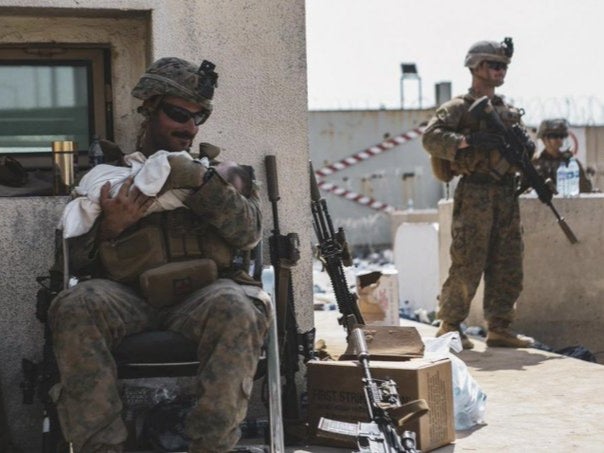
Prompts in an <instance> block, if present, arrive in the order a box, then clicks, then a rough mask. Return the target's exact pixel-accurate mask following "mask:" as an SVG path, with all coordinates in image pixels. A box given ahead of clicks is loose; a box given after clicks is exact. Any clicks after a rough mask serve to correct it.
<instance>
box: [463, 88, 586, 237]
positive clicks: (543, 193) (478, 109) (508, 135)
mask: <svg viewBox="0 0 604 453" xmlns="http://www.w3.org/2000/svg"><path fill="white" fill-rule="evenodd" d="M469 112H470V113H471V114H472V115H473V116H474V117H475V118H478V119H484V120H486V122H487V125H488V127H490V128H493V129H495V131H496V132H497V133H498V134H500V135H502V136H503V138H504V140H503V141H502V142H501V146H499V152H500V153H501V155H502V156H503V158H504V159H505V160H507V161H508V163H509V164H511V165H516V166H518V167H520V168H521V169H522V174H523V176H524V178H525V179H526V181H527V183H528V185H529V186H530V187H532V188H533V189H535V192H537V196H538V197H539V200H540V201H541V202H542V203H544V204H545V205H547V206H549V208H550V209H551V210H552V211H553V213H554V215H555V216H556V219H558V225H560V228H562V231H563V232H564V234H565V235H566V237H567V238H568V240H569V241H570V243H571V244H576V243H577V242H578V239H577V237H576V236H575V234H574V233H573V231H572V230H571V228H570V227H569V226H568V224H567V223H566V220H564V217H562V216H561V215H560V214H559V213H558V211H557V210H556V208H555V207H554V205H553V204H552V197H553V195H554V192H553V190H552V189H551V188H550V187H549V186H548V185H547V183H546V182H545V181H544V179H543V178H542V177H541V175H540V174H539V173H537V170H536V169H535V167H534V166H533V164H532V162H531V161H530V158H529V155H528V153H527V149H528V147H529V143H530V144H532V142H531V141H530V139H529V138H528V136H527V135H526V133H525V132H524V130H523V129H522V127H520V125H518V124H514V125H512V126H511V127H510V128H507V127H506V126H505V124H503V121H502V120H501V118H500V117H499V115H498V114H497V112H496V111H495V109H494V108H493V106H492V105H491V102H490V101H489V98H488V97H487V96H483V97H481V98H480V99H477V100H476V101H474V103H473V104H472V105H471V106H470V109H469ZM533 146H534V145H533Z"/></svg>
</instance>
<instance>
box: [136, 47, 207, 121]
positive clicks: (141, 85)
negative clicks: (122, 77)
mask: <svg viewBox="0 0 604 453" xmlns="http://www.w3.org/2000/svg"><path fill="white" fill-rule="evenodd" d="M215 67H216V65H215V64H213V63H211V62H209V61H207V60H203V62H202V63H201V66H199V68H198V67H197V66H195V65H194V64H193V63H190V62H188V61H186V60H183V59H180V58H176V57H167V58H160V59H159V60H157V61H156V62H154V63H153V64H152V65H151V66H149V68H147V70H146V71H145V73H144V74H143V75H142V77H141V78H140V80H139V81H138V83H137V84H136V86H135V87H134V88H133V89H132V96H134V97H135V98H138V99H142V100H143V101H146V100H147V99H150V98H152V97H154V96H178V97H180V98H183V99H185V100H187V101H190V102H194V103H196V104H201V105H202V106H203V107H204V109H206V110H207V111H208V116H209V113H210V112H211V111H212V98H213V97H214V88H216V87H217V86H218V85H217V79H218V74H216V73H215V72H214V68H215Z"/></svg>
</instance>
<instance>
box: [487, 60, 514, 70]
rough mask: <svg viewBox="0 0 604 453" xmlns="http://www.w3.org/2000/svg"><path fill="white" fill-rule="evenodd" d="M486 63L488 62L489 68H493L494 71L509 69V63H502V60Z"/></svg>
mask: <svg viewBox="0 0 604 453" xmlns="http://www.w3.org/2000/svg"><path fill="white" fill-rule="evenodd" d="M485 63H486V64H487V66H488V67H489V69H492V70H493V71H499V70H500V69H504V70H507V69H508V65H507V63H502V62H501V61H485Z"/></svg>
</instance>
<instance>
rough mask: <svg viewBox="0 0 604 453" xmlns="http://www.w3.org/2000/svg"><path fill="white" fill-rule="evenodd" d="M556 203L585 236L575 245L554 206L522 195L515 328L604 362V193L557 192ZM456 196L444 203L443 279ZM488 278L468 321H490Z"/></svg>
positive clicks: (441, 233)
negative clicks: (486, 315)
mask: <svg viewBox="0 0 604 453" xmlns="http://www.w3.org/2000/svg"><path fill="white" fill-rule="evenodd" d="M553 204H554V206H555V207H556V209H557V210H558V212H559V213H560V214H561V215H562V216H563V217H565V218H566V220H567V222H568V224H569V226H570V227H571V228H572V230H573V231H574V232H575V234H576V236H577V238H578V239H579V243H578V244H574V245H572V244H571V243H570V242H569V241H568V240H567V238H566V236H565V235H564V233H563V232H562V230H561V229H560V227H559V226H558V224H557V221H556V218H555V217H554V214H553V213H552V211H551V210H550V209H549V208H548V207H546V206H545V205H543V204H542V203H541V202H540V201H539V200H538V199H536V198H528V197H521V198H520V215H521V219H522V225H523V229H524V289H523V291H522V294H521V295H520V297H519V299H518V301H517V317H516V318H517V319H516V321H515V323H514V325H513V327H514V328H515V329H517V330H518V331H521V332H523V333H527V334H529V335H531V336H534V337H535V338H536V339H537V340H539V341H541V342H542V343H545V344H547V345H549V346H551V347H553V348H555V349H560V348H563V347H566V346H576V345H579V344H580V345H583V346H585V347H586V348H588V349H589V350H591V351H592V352H593V353H594V354H596V356H597V357H598V361H599V362H600V363H604V329H603V326H604V304H603V303H602V302H603V301H604V273H603V272H602V267H603V265H604V261H603V259H602V243H603V242H604V225H603V224H602V218H601V212H602V211H603V210H604V195H601V194H582V195H581V197H580V198H577V199H560V198H554V200H553ZM452 207H453V203H452V201H442V202H440V203H439V205H438V209H439V224H440V231H439V241H440V245H439V256H440V257H439V263H440V266H439V274H440V281H441V284H442V282H444V280H445V279H446V277H447V273H448V269H449V266H450V263H451V260H450V257H449V246H450V244H451V213H452ZM482 297H483V291H482V283H481V286H480V287H479V289H478V291H477V293H476V296H475V297H474V300H473V301H472V308H471V312H470V316H469V317H468V319H467V324H468V325H484V324H483V323H484V320H483V317H482Z"/></svg>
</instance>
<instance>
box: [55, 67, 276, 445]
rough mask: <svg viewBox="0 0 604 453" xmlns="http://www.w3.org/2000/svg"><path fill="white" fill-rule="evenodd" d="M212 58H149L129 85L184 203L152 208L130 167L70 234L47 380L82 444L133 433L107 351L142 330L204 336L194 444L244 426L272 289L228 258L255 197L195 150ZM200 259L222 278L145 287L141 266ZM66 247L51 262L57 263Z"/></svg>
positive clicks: (223, 438)
mask: <svg viewBox="0 0 604 453" xmlns="http://www.w3.org/2000/svg"><path fill="white" fill-rule="evenodd" d="M217 77H218V75H217V74H216V73H215V72H214V65H213V64H212V63H210V62H208V61H204V62H203V63H202V64H201V66H199V67H198V66H196V65H193V64H192V63H190V62H187V61H185V60H182V59H179V58H162V59H159V60H157V61H156V62H154V63H153V64H152V65H151V66H150V67H149V68H148V69H147V71H146V72H145V73H144V74H143V75H142V77H141V79H140V80H139V82H138V84H137V85H136V86H135V87H134V89H133V91H132V95H133V96H135V97H136V98H138V99H141V100H142V101H143V102H142V105H141V106H140V107H139V110H138V111H139V112H140V113H141V114H142V115H143V116H144V119H143V123H142V126H141V131H140V133H139V135H138V143H137V148H138V149H137V150H138V151H140V152H142V153H143V154H144V155H145V156H147V157H149V156H152V155H153V154H154V153H156V152H157V151H159V150H167V151H169V152H171V153H174V155H172V156H169V157H168V160H169V164H170V167H171V169H170V174H169V176H168V178H167V180H166V182H165V186H164V187H163V188H162V190H171V189H185V190H187V191H189V193H188V195H187V196H186V198H185V199H184V205H185V206H184V207H180V208H177V209H172V210H164V211H161V212H156V213H153V214H150V215H147V216H145V213H146V211H147V209H148V208H149V207H150V206H151V204H152V202H153V198H152V197H148V196H146V195H145V194H143V193H142V192H141V191H140V190H139V189H138V188H137V187H136V186H134V185H133V180H132V178H128V179H127V180H126V181H125V182H124V183H123V185H122V186H121V188H120V189H119V190H118V191H117V193H114V194H112V191H111V189H112V187H111V182H107V183H105V184H104V185H103V186H102V188H101V190H100V199H99V203H100V206H101V210H102V213H101V215H100V216H99V217H98V218H97V219H96V220H95V221H94V224H93V226H92V228H91V229H90V231H88V232H87V233H85V234H82V235H80V236H77V237H73V238H71V239H69V240H68V241H67V244H68V247H67V249H68V257H65V259H66V260H67V263H66V264H67V265H68V267H69V270H70V274H73V275H76V276H78V277H79V278H80V283H79V284H77V285H76V286H73V287H71V288H69V289H65V290H63V291H62V292H61V293H59V295H58V296H57V297H56V298H55V300H54V301H53V302H52V305H51V307H50V311H49V323H50V327H51V330H52V335H53V336H52V340H53V344H54V352H55V356H56V360H57V364H58V367H59V371H60V377H61V379H60V383H59V384H57V385H56V386H55V387H53V389H52V390H51V395H52V396H53V398H54V399H55V401H56V403H57V409H58V413H59V418H60V422H61V428H62V431H63V434H64V436H65V438H66V440H67V441H68V442H71V444H72V446H73V449H74V451H75V452H76V453H79V452H102V453H107V452H121V451H122V444H123V443H124V441H125V440H126V437H127V432H126V427H125V425H124V422H123V421H122V418H121V412H122V402H121V400H120V396H119V394H118V387H117V383H116V364H115V362H114V359H113V356H112V354H111V351H112V350H113V349H114V348H115V347H116V346H117V345H119V344H120V342H121V341H122V340H123V338H124V337H125V336H127V335H131V334H134V333H138V332H142V331H144V330H153V329H165V330H171V331H174V332H179V333H181V334H182V335H184V336H185V337H186V338H189V339H190V340H192V341H194V342H196V343H197V344H198V359H199V362H200V366H199V369H198V374H197V390H198V400H197V402H196V404H195V405H194V406H193V408H192V409H191V411H190V412H189V414H188V416H187V419H186V423H185V430H186V434H187V436H188V437H189V438H190V439H191V444H190V447H189V451H190V452H192V453H201V452H223V451H228V450H230V449H231V448H232V447H233V446H234V445H235V444H236V443H237V441H238V439H239V437H240V431H239V424H240V423H241V422H242V420H243V419H244V417H245V415H246V411H247V406H248V400H249V397H250V393H251V390H252V384H253V378H254V374H255V371H256V366H257V363H258V361H259V358H260V354H261V348H262V344H263V342H264V338H265V335H266V333H267V330H268V325H269V320H270V317H271V316H272V314H271V312H270V310H271V309H270V299H269V297H268V295H267V294H266V293H265V292H264V291H262V289H261V288H260V286H259V284H257V282H255V281H254V280H253V279H252V278H251V277H249V276H248V275H247V273H245V272H244V271H242V270H240V269H237V268H235V267H234V266H233V264H232V263H233V258H234V256H235V254H236V253H237V252H238V251H239V250H250V249H252V248H253V247H254V246H255V245H256V244H257V243H258V242H259V241H260V240H261V237H262V234H261V227H262V218H261V210H260V200H259V197H258V193H257V190H256V187H255V186H253V187H252V188H251V189H250V190H249V191H248V192H247V194H246V196H242V195H241V194H240V193H239V192H238V190H237V189H236V188H235V187H234V186H233V185H232V184H229V183H227V181H225V179H224V178H223V177H222V176H221V174H220V172H219V171H217V170H216V169H215V168H214V167H212V166H210V167H209V168H206V167H205V166H204V165H201V164H200V163H198V162H195V161H193V160H192V159H190V158H189V157H188V156H183V155H182V154H181V153H177V152H179V151H182V150H188V149H189V148H190V146H191V144H192V141H193V139H194V137H195V136H196V134H197V132H198V126H199V125H201V124H202V123H203V122H205V120H207V118H208V117H209V116H210V113H211V111H212V102H211V100H212V97H213V94H214V89H215V87H216V79H217ZM200 260H203V262H204V263H206V264H207V266H208V267H209V268H213V269H215V270H216V272H217V278H216V279H215V280H213V281H209V282H205V286H202V287H199V288H197V289H193V291H192V292H190V293H189V294H184V295H183V294H179V295H180V296H182V297H181V298H180V299H177V300H176V301H175V302H174V304H173V305H170V306H167V307H161V308H158V307H157V306H154V305H151V304H150V303H149V302H150V300H151V299H150V298H145V297H144V296H143V292H142V288H143V286H142V285H141V284H140V277H141V275H144V274H145V273H147V272H148V271H153V272H155V275H158V274H159V275H160V276H161V271H162V268H164V267H167V266H168V265H170V264H173V263H174V262H178V263H183V264H184V265H186V264H187V263H188V262H189V261H190V262H199V261H200ZM63 264H64V263H62V260H61V257H60V256H59V259H58V262H57V263H56V265H55V269H54V271H55V272H57V271H58V270H62V269H63V268H64V267H63Z"/></svg>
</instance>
